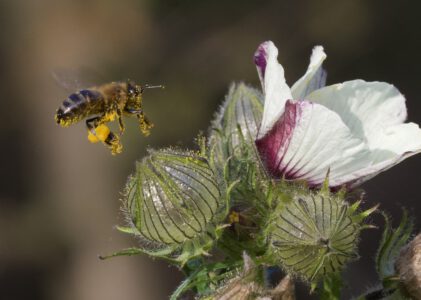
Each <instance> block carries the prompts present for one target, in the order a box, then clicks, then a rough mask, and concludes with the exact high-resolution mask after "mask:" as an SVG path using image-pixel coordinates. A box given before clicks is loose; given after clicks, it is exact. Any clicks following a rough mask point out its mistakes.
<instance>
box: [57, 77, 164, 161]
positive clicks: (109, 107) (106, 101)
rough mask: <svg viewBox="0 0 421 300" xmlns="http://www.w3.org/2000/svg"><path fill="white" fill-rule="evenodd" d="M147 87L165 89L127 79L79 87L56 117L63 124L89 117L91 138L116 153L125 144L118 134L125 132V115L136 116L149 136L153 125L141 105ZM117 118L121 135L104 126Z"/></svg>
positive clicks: (119, 151)
mask: <svg viewBox="0 0 421 300" xmlns="http://www.w3.org/2000/svg"><path fill="white" fill-rule="evenodd" d="M148 88H163V86H161V85H159V86H150V85H143V86H142V85H138V84H135V83H134V82H132V81H129V80H128V81H127V82H111V83H107V84H103V85H98V86H92V87H90V88H87V89H82V90H79V91H78V92H75V93H73V94H70V95H69V97H68V98H67V99H66V100H64V101H63V103H62V105H61V106H60V107H59V109H57V112H56V114H55V120H56V122H57V123H58V124H59V125H61V126H62V127H68V126H70V125H72V124H75V123H77V122H79V121H82V120H83V119H86V121H85V123H86V127H87V129H88V139H89V141H91V142H92V143H96V142H99V141H101V142H103V143H104V144H105V145H106V146H107V147H108V148H109V149H110V150H111V154H113V155H115V154H118V153H121V151H122V149H123V146H122V144H121V142H120V137H119V136H121V135H122V134H123V132H124V123H123V120H122V116H123V115H124V116H129V117H130V116H131V117H137V119H138V122H139V127H140V130H141V132H142V133H143V135H145V136H148V135H149V133H150V129H151V128H152V127H153V124H152V123H151V122H150V121H149V120H148V118H147V117H146V116H145V114H144V112H143V107H142V94H143V91H144V90H145V89H148ZM116 119H117V120H118V124H119V129H120V134H119V135H116V134H115V133H113V132H112V131H111V130H110V129H109V128H108V126H107V125H105V124H106V123H108V122H112V121H114V120H116Z"/></svg>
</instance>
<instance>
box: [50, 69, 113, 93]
mask: <svg viewBox="0 0 421 300" xmlns="http://www.w3.org/2000/svg"><path fill="white" fill-rule="evenodd" d="M51 75H52V76H53V78H54V79H55V81H56V82H57V83H58V84H59V85H60V86H61V87H63V88H65V89H66V90H68V91H69V92H74V91H78V90H81V89H84V88H88V87H93V86H98V85H100V84H101V83H104V82H105V80H103V78H102V77H101V75H99V74H98V73H96V72H95V71H92V70H90V69H89V68H79V69H66V68H55V69H54V70H53V71H52V72H51Z"/></svg>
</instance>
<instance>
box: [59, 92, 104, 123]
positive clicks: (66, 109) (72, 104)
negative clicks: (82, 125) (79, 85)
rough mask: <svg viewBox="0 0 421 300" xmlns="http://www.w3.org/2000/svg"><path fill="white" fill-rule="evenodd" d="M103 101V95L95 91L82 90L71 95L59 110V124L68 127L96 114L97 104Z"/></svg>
mask: <svg viewBox="0 0 421 300" xmlns="http://www.w3.org/2000/svg"><path fill="white" fill-rule="evenodd" d="M101 99H103V97H102V95H101V93H99V92H98V91H95V90H81V91H79V92H77V93H73V94H71V95H70V96H69V97H68V98H67V99H66V100H64V101H63V103H62V105H61V106H60V108H59V109H58V110H57V113H56V115H55V118H56V121H57V123H59V124H60V125H62V126H65V127H66V126H69V125H70V124H73V123H76V122H78V121H80V120H82V119H83V118H85V117H87V116H89V115H91V114H93V113H96V111H95V108H96V107H97V105H96V104H97V103H98V102H99V101H101Z"/></svg>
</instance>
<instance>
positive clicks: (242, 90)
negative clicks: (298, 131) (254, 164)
mask: <svg viewBox="0 0 421 300" xmlns="http://www.w3.org/2000/svg"><path fill="white" fill-rule="evenodd" d="M262 99H263V97H262V95H261V93H260V92H259V91H257V90H256V89H253V88H251V87H248V86H246V85H245V84H244V83H238V84H232V85H231V87H230V90H229V92H228V95H227V96H226V100H225V102H224V104H223V105H222V107H221V109H220V111H219V112H218V113H217V115H216V118H215V120H214V121H213V124H212V129H213V131H212V134H211V136H210V138H209V145H210V149H211V151H212V157H213V160H214V162H215V163H216V164H218V166H219V167H220V168H223V167H224V164H225V162H226V161H227V159H228V158H229V157H232V156H236V157H240V156H244V155H254V154H255V153H257V152H255V149H254V148H253V147H254V140H255V139H256V137H257V131H258V129H259V126H260V122H261V119H262V113H263V100H262ZM247 152H248V153H247Z"/></svg>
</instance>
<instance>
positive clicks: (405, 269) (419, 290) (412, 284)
mask: <svg viewBox="0 0 421 300" xmlns="http://www.w3.org/2000/svg"><path fill="white" fill-rule="evenodd" d="M395 268H396V271H397V273H398V274H399V279H400V281H401V282H402V284H403V286H404V288H405V290H406V292H407V293H408V294H409V295H411V297H413V298H414V299H421V234H418V235H417V236H416V237H415V238H414V239H413V240H412V241H411V242H410V243H409V244H407V245H406V246H405V247H404V248H402V250H401V252H400V255H399V257H398V259H397V261H396V264H395Z"/></svg>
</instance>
